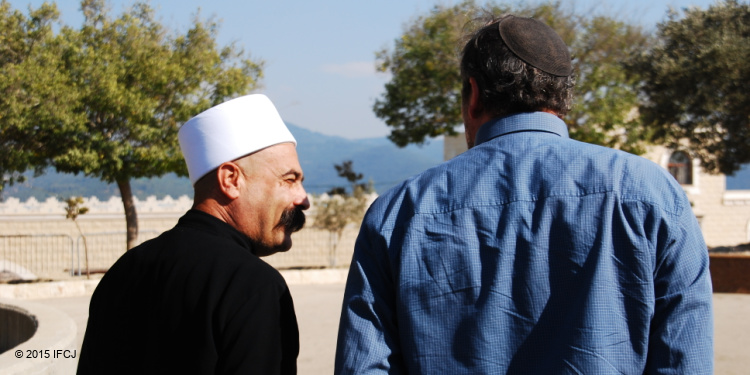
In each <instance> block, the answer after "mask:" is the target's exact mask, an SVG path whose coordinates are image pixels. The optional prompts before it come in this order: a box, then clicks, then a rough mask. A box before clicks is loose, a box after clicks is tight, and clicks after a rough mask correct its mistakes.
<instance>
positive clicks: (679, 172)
mask: <svg viewBox="0 0 750 375" xmlns="http://www.w3.org/2000/svg"><path fill="white" fill-rule="evenodd" d="M667 169H668V170H669V173H670V174H671V175H672V176H674V178H675V179H676V180H677V182H679V183H680V185H692V184H693V163H692V161H691V160H690V156H688V154H687V153H685V152H683V151H675V152H674V153H672V156H670V157H669V164H667Z"/></svg>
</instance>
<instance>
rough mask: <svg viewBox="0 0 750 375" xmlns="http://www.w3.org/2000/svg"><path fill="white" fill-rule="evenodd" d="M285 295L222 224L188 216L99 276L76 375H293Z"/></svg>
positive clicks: (294, 348)
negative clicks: (120, 374)
mask: <svg viewBox="0 0 750 375" xmlns="http://www.w3.org/2000/svg"><path fill="white" fill-rule="evenodd" d="M298 353H299V332H298V328H297V318H296V316H295V313H294V305H293V302H292V297H291V294H290V293H289V288H288V287H287V285H286V282H285V281H284V279H283V277H282V276H281V274H279V272H278V271H277V270H275V269H274V268H273V267H271V266H270V265H268V264H267V263H265V262H264V261H262V260H260V259H259V258H258V257H257V256H255V255H253V253H252V245H251V242H250V240H249V239H248V238H247V237H246V236H245V235H243V234H242V233H240V232H239V231H237V230H236V229H234V228H233V227H231V226H230V225H228V224H226V223H225V222H223V221H221V220H219V219H217V218H215V217H213V216H211V215H209V214H206V213H204V212H201V211H197V210H191V211H189V212H188V213H186V214H185V215H184V216H183V217H182V218H180V220H179V222H178V223H177V225H176V226H175V227H174V228H173V229H171V230H169V231H167V232H165V233H163V234H162V235H161V236H159V237H157V238H155V239H153V240H150V241H147V242H145V243H143V244H142V245H140V246H137V247H135V248H133V249H132V250H130V251H128V252H127V253H126V254H125V255H123V256H122V257H121V258H120V259H119V260H118V261H117V262H116V263H115V264H114V265H113V266H112V268H111V269H110V270H109V271H107V273H106V274H105V275H104V277H103V278H102V280H101V281H100V283H99V285H98V286H97V288H96V290H95V291H94V294H93V296H92V298H91V305H90V307H89V320H88V325H87V328H86V334H85V336H84V341H83V347H82V350H81V355H80V361H79V364H78V374H105V373H106V374H115V373H123V374H295V373H296V372H297V364H296V361H297V355H298Z"/></svg>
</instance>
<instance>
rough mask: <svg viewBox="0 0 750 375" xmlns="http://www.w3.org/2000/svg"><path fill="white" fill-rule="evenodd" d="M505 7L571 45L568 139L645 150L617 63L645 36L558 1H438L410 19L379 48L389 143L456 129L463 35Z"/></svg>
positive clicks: (378, 106)
mask: <svg viewBox="0 0 750 375" xmlns="http://www.w3.org/2000/svg"><path fill="white" fill-rule="evenodd" d="M503 13H512V14H515V15H520V16H527V17H534V18H537V19H540V20H541V21H543V22H545V23H547V24H548V25H550V26H551V27H552V28H553V29H555V30H556V31H557V32H558V33H559V34H560V35H561V37H562V38H563V40H565V42H566V43H567V44H568V45H569V46H570V48H571V55H572V56H573V58H574V60H573V64H574V68H575V71H576V73H577V75H578V85H577V88H576V97H577V98H578V100H577V102H576V104H575V107H574V108H573V110H572V111H571V113H569V115H568V117H567V118H566V123H567V124H568V126H569V128H570V132H571V136H572V137H573V138H576V139H579V140H582V141H586V142H592V143H597V144H602V145H606V146H610V147H616V148H620V149H624V150H627V151H630V152H635V153H641V152H643V151H644V148H643V146H644V145H643V142H642V140H643V139H644V134H646V133H647V130H646V129H645V128H643V127H642V126H641V124H640V123H639V122H638V121H637V116H634V113H633V108H635V107H636V106H637V93H636V91H635V89H634V88H633V85H632V82H633V81H634V78H628V76H626V73H625V70H624V65H623V64H622V62H623V61H624V60H625V58H626V57H627V56H628V55H629V54H630V53H631V51H635V50H639V49H642V48H645V46H647V45H648V44H649V42H650V40H649V38H648V37H647V35H646V34H645V33H644V32H643V31H642V30H641V29H640V28H639V27H637V26H633V25H629V24H626V23H624V22H621V21H617V20H616V19H613V18H609V17H604V16H589V15H588V14H586V15H577V14H574V13H571V12H569V11H567V10H566V9H565V8H563V7H562V5H561V4H560V3H559V2H547V3H540V4H536V5H524V4H522V3H519V4H517V5H514V6H508V5H504V4H493V3H488V4H487V5H485V6H484V7H480V6H478V5H477V4H476V3H475V2H474V1H471V0H469V1H465V2H463V3H460V4H458V5H455V6H453V7H444V6H436V7H435V8H433V9H432V11H431V12H429V13H428V14H427V15H424V16H421V17H418V18H417V19H415V20H414V21H413V22H411V24H410V26H409V27H408V28H407V29H406V30H405V32H404V34H403V35H402V37H401V38H400V39H397V40H396V41H395V45H394V48H393V50H392V51H391V50H387V49H384V50H381V51H379V52H377V54H376V56H377V58H378V61H379V65H378V66H379V69H380V70H381V71H384V72H390V73H391V75H392V78H391V81H390V82H388V83H387V84H386V86H385V93H384V94H383V96H382V97H381V98H379V99H378V100H377V101H376V102H375V105H374V108H373V109H374V111H375V114H376V115H377V116H378V117H379V118H381V119H383V120H385V122H386V124H387V125H388V126H390V127H391V128H392V129H391V134H390V136H389V138H390V139H391V140H392V141H393V142H394V143H396V144H397V145H399V146H401V147H403V146H405V145H407V144H409V143H416V144H421V143H423V142H425V140H426V139H427V138H428V137H435V136H438V135H441V134H450V135H453V134H455V128H456V126H458V125H460V124H462V122H463V121H462V118H461V79H460V72H459V56H460V52H461V51H460V49H461V48H462V47H463V40H465V37H464V36H465V35H467V34H468V33H469V32H471V31H473V30H474V29H476V28H477V27H478V26H481V25H482V24H483V23H484V22H485V20H486V19H487V16H489V15H494V16H498V15H501V14H503Z"/></svg>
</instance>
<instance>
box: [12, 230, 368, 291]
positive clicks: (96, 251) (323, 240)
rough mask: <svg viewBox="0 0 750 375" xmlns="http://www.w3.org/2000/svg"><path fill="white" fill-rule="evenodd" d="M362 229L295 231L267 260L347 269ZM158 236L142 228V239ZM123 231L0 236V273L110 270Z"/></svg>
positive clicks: (47, 275) (281, 265)
mask: <svg viewBox="0 0 750 375" xmlns="http://www.w3.org/2000/svg"><path fill="white" fill-rule="evenodd" d="M357 229H358V228H354V227H352V228H347V230H345V231H344V234H343V236H342V237H341V238H340V239H339V238H338V237H337V236H335V235H332V234H331V233H329V232H327V231H323V230H316V229H308V228H305V229H302V230H301V231H299V232H297V233H295V234H293V235H292V241H293V246H292V249H291V250H290V251H288V252H284V253H278V254H274V255H272V256H270V257H266V258H263V259H264V260H265V261H266V262H268V263H269V264H271V265H272V266H274V267H276V268H278V269H292V268H327V267H346V266H348V265H349V262H350V261H351V257H352V252H353V249H354V241H355V239H356V234H357ZM158 235H159V232H157V231H149V230H142V231H140V232H139V234H138V242H139V243H140V242H143V241H146V240H148V239H151V238H154V237H156V236H158ZM125 244H126V235H125V232H106V233H88V234H86V235H85V237H84V236H78V237H77V238H73V237H71V236H69V235H65V234H51V235H0V272H3V271H4V272H10V273H12V274H14V275H16V276H20V277H21V278H25V279H33V278H42V279H59V278H65V277H70V276H79V275H82V274H85V273H86V263H87V262H88V269H89V271H90V272H94V273H101V272H104V271H106V270H107V269H109V267H111V266H112V264H114V263H115V261H116V260H117V259H118V258H119V257H120V256H122V255H123V254H124V253H125V251H126V245H125Z"/></svg>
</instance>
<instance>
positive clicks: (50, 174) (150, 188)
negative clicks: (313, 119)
mask: <svg viewBox="0 0 750 375" xmlns="http://www.w3.org/2000/svg"><path fill="white" fill-rule="evenodd" d="M287 126H288V128H289V130H290V131H291V132H292V134H293V135H294V137H295V138H296V139H297V154H298V156H299V160H300V164H301V166H302V170H303V171H304V173H305V183H304V186H305V189H306V190H307V191H308V193H310V194H321V193H324V192H326V191H328V190H330V189H331V188H333V187H336V186H347V185H348V182H347V181H346V180H345V179H343V178H341V177H339V176H338V175H337V174H336V170H335V169H334V164H341V163H342V162H343V161H345V160H352V163H353V164H352V167H353V169H354V171H355V172H357V173H361V174H362V175H363V176H364V179H363V181H362V182H368V181H370V180H371V181H372V182H373V185H374V187H375V190H376V192H378V193H382V192H384V191H386V190H387V189H388V188H390V187H392V186H395V185H396V184H398V183H400V182H401V181H403V180H405V179H407V178H409V177H410V176H412V175H414V174H417V173H419V172H421V171H423V170H425V169H428V168H430V167H432V166H434V165H437V164H439V163H440V162H442V157H443V140H442V139H433V140H430V141H429V144H427V145H425V146H407V147H405V148H399V147H397V146H396V145H395V144H393V143H392V142H391V141H389V140H388V139H387V138H386V137H378V138H363V139H347V138H344V137H339V136H332V135H326V134H322V133H319V132H316V131H313V130H309V129H306V128H303V127H300V126H297V125H295V124H291V123H287ZM26 176H27V180H26V181H25V182H23V183H17V184H15V185H13V186H6V187H5V189H3V191H2V199H7V198H10V197H14V198H18V199H19V200H21V201H26V200H28V199H29V198H30V197H34V198H35V199H37V200H38V201H43V200H45V199H47V198H49V197H55V198H58V199H67V198H69V197H72V196H83V197H97V198H98V199H100V200H101V199H109V198H110V197H111V196H119V195H120V192H119V190H118V188H117V185H116V184H107V183H105V182H103V181H101V180H99V179H96V178H93V177H86V176H83V175H81V174H79V175H73V174H67V173H58V172H56V171H54V170H53V169H50V170H48V171H47V172H46V173H44V174H43V175H41V176H38V177H34V176H33V173H31V172H28V173H26ZM131 186H132V189H133V194H134V195H135V196H136V197H137V198H138V199H145V198H148V197H149V196H155V197H157V198H163V197H165V196H166V195H170V196H172V197H173V198H178V197H180V196H182V195H187V196H190V197H192V195H193V191H192V186H191V185H190V181H189V180H188V178H187V177H178V176H177V175H176V174H174V173H168V174H165V175H164V176H162V177H154V178H149V179H134V180H131Z"/></svg>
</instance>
